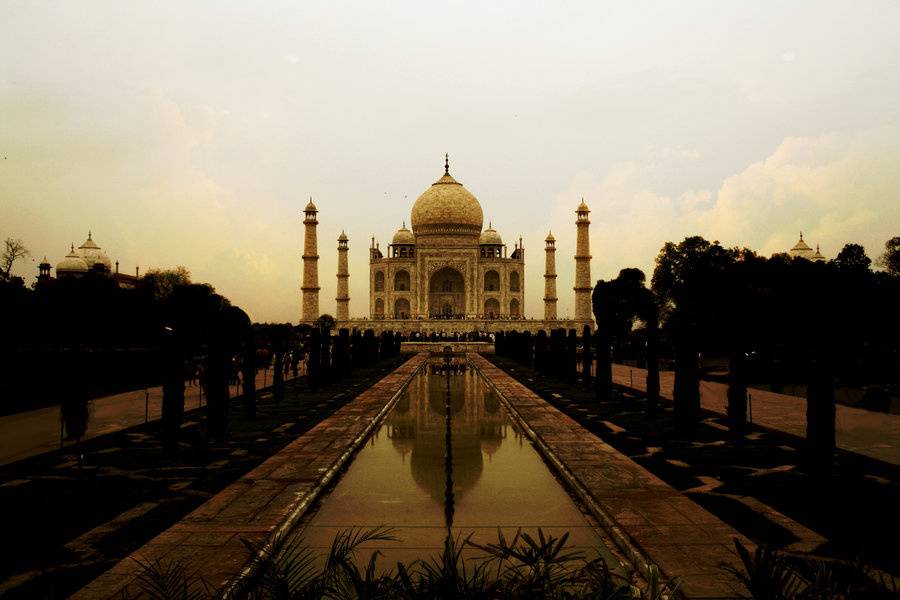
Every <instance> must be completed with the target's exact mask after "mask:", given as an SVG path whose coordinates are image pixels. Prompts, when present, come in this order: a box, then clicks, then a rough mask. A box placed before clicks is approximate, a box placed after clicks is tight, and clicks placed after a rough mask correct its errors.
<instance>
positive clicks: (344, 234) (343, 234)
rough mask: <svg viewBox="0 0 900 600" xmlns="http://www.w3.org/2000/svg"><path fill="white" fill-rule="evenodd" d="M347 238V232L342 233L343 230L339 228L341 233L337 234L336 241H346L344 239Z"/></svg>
mask: <svg viewBox="0 0 900 600" xmlns="http://www.w3.org/2000/svg"><path fill="white" fill-rule="evenodd" d="M349 239H350V238H348V237H347V234H346V233H344V230H343V229H342V230H341V235H339V236H338V241H339V242H346V241H347V240H349Z"/></svg>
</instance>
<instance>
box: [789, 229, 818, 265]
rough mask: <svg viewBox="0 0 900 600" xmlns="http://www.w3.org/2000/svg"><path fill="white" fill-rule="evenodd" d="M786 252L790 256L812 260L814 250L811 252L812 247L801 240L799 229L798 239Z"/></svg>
mask: <svg viewBox="0 0 900 600" xmlns="http://www.w3.org/2000/svg"><path fill="white" fill-rule="evenodd" d="M788 254H789V255H790V256H791V257H792V258H805V259H807V260H812V257H813V255H814V254H815V252H813V249H812V248H810V247H809V245H808V244H807V243H806V242H804V241H803V232H802V231H801V232H800V240H799V241H798V242H797V243H796V244H794V247H793V248H791V249H790V251H789V252H788Z"/></svg>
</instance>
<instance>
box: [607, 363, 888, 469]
mask: <svg viewBox="0 0 900 600" xmlns="http://www.w3.org/2000/svg"><path fill="white" fill-rule="evenodd" d="M613 383H616V384H618V385H621V386H624V387H628V388H631V389H634V390H637V391H641V392H644V391H646V390H647V371H646V369H639V368H637V367H629V366H627V365H618V364H614V365H613ZM674 384H675V373H674V372H673V371H662V372H660V374H659V393H660V396H662V397H663V398H666V399H668V400H672V389H673V387H674ZM727 392H728V386H727V385H725V384H723V383H716V382H713V381H701V382H700V403H701V405H702V406H703V408H704V409H706V410H710V411H713V412H716V413H719V414H723V415H724V414H726V406H727V404H728V401H727ZM749 395H750V410H751V413H752V421H753V423H754V424H756V425H759V426H761V427H766V428H768V429H773V430H776V431H782V432H784V433H787V434H790V435H794V436H797V437H800V438H805V437H806V398H800V397H797V396H788V395H787V394H776V393H774V392H767V391H764V390H757V389H750V390H749ZM835 427H836V434H837V436H836V437H837V445H838V448H840V449H841V450H846V451H848V452H855V453H857V454H862V455H864V456H868V457H870V458H874V459H877V460H880V461H883V462H886V463H889V464H892V465H900V415H891V414H886V413H879V412H873V411H868V410H863V409H861V408H853V407H851V406H844V405H842V404H838V405H837V415H836V418H835Z"/></svg>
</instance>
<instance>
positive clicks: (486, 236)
mask: <svg viewBox="0 0 900 600" xmlns="http://www.w3.org/2000/svg"><path fill="white" fill-rule="evenodd" d="M478 243H479V244H481V245H491V246H502V245H503V240H502V239H501V238H500V234H499V233H497V231H496V230H495V229H494V228H493V227H491V224H490V223H488V228H487V229H485V230H484V231H482V232H481V237H480V238H479V239H478Z"/></svg>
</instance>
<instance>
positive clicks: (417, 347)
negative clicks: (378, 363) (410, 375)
mask: <svg viewBox="0 0 900 600" xmlns="http://www.w3.org/2000/svg"><path fill="white" fill-rule="evenodd" d="M447 346H450V348H452V349H453V352H454V353H455V354H459V353H465V352H477V353H478V354H493V353H494V342H453V341H449V340H442V341H440V342H403V343H401V344H400V352H404V353H406V352H409V353H418V352H430V353H432V354H440V353H441V352H443V351H444V348H445V347H447Z"/></svg>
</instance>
